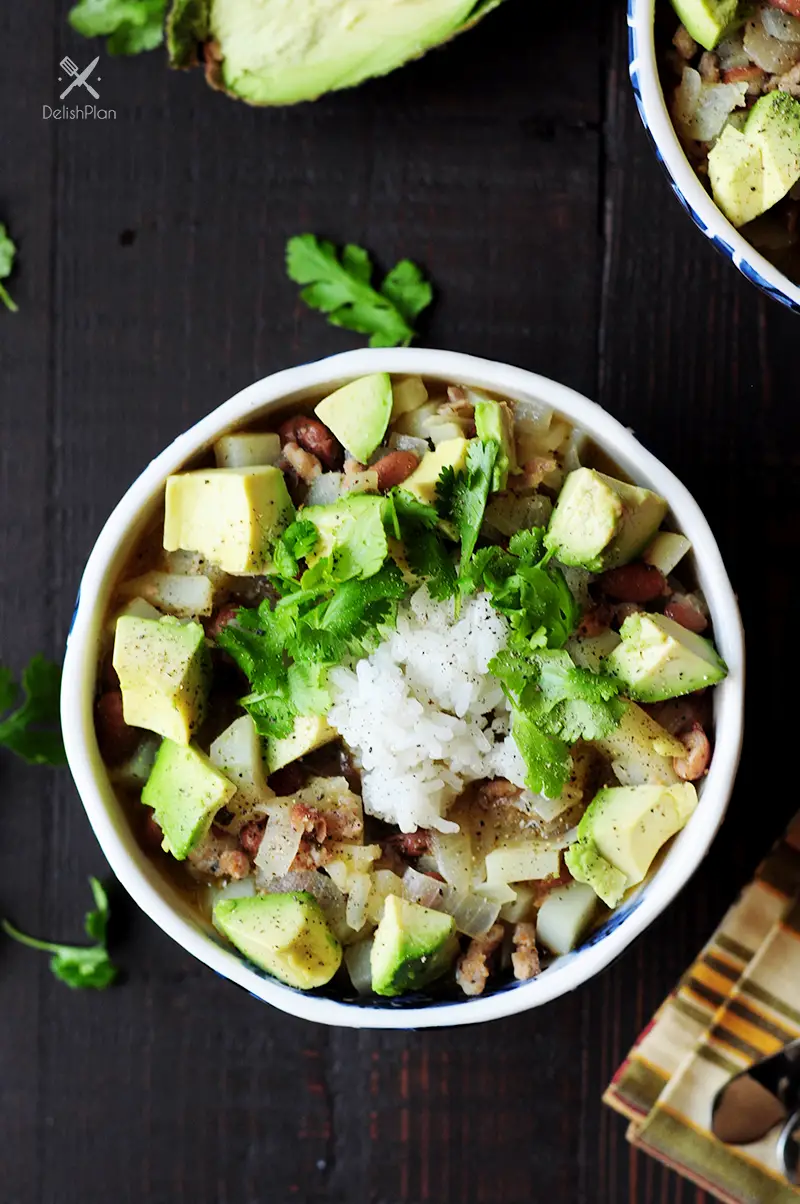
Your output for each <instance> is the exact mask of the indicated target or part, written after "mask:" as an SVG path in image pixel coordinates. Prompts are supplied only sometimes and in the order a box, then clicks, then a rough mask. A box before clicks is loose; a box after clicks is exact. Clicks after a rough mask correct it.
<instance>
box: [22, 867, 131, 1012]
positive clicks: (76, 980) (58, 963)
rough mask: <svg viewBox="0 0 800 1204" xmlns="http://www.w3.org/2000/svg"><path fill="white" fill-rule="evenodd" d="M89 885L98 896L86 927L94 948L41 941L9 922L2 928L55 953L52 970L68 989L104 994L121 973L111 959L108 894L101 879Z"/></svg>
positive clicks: (26, 941)
mask: <svg viewBox="0 0 800 1204" xmlns="http://www.w3.org/2000/svg"><path fill="white" fill-rule="evenodd" d="M89 884H90V886H91V888H92V894H93V895H94V902H95V910H93V911H90V912H87V914H86V919H85V927H86V932H87V934H88V935H89V936H90V937H91V938H92V939H93V940H94V942H95V944H94V945H88V946H87V945H59V944H57V943H56V942H53V941H40V940H38V939H37V938H36V937H32V936H27V935H26V933H24V932H20V931H19V929H18V928H15V927H14V926H13V924H10V923H9V922H8V920H3V921H2V928H3V931H4V932H5V933H6V935H7V936H10V937H11V938H12V939H13V940H15V941H19V943H20V944H21V945H27V946H28V948H30V949H41V950H43V951H44V952H45V953H52V955H53V956H52V958H51V959H50V969H51V970H52V972H53V974H54V975H55V976H56V978H59V979H60V980H61V981H62V982H65V983H66V984H67V986H69V987H93V988H94V989H95V990H97V991H102V990H103V989H104V988H105V987H108V986H110V985H111V983H112V982H113V981H114V979H115V978H116V977H117V974H118V970H117V967H116V966H115V965H114V964H113V962H112V961H111V959H110V958H109V956H108V949H107V929H108V914H109V907H108V895H107V894H106V891H105V888H104V887H103V886H102V884H101V883H100V882H99V881H98V880H97V878H90V879H89Z"/></svg>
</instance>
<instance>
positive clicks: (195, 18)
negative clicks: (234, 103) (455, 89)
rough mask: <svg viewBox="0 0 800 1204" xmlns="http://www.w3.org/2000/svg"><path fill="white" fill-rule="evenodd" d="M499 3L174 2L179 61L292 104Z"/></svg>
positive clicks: (258, 99)
mask: <svg viewBox="0 0 800 1204" xmlns="http://www.w3.org/2000/svg"><path fill="white" fill-rule="evenodd" d="M501 2H502V0H483V2H482V3H481V2H478V3H476V2H475V0H415V3H413V4H407V3H404V4H391V5H387V4H386V2H385V0H173V2H172V6H171V10H170V13H169V16H168V18H167V46H168V49H169V55H170V62H171V63H172V65H173V66H174V67H192V66H194V65H195V64H196V63H197V62H198V61H204V62H205V70H206V79H207V80H208V82H209V83H210V84H211V86H212V87H214V88H218V89H220V90H221V91H223V92H227V93H228V94H229V95H230V96H236V97H238V98H239V99H241V100H244V101H246V102H247V103H248V104H253V105H285V104H295V103H297V102H298V101H301V100H314V99H316V98H317V97H318V96H321V95H322V94H323V93H325V92H332V91H335V90H337V89H339V88H351V87H354V86H355V85H356V84H360V83H362V82H363V81H364V80H366V79H370V78H371V77H372V76H376V75H386V74H387V73H388V72H389V71H394V69H395V68H396V67H400V66H402V65H403V63H406V62H408V60H409V59H414V58H418V57H419V56H420V55H422V54H424V53H425V52H426V51H427V50H430V49H431V48H432V47H433V46H437V45H438V44H439V43H441V42H444V41H446V40H447V39H449V38H451V37H453V36H454V35H455V34H457V33H460V32H461V31H462V30H464V29H467V28H468V27H469V26H471V25H474V24H475V22H476V21H478V20H480V18H481V17H483V16H485V15H486V13H488V12H489V11H490V10H491V9H493V8H496V7H497V6H498V5H499V4H500V3H501Z"/></svg>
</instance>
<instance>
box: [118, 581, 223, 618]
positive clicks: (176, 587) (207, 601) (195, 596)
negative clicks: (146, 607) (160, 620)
mask: <svg viewBox="0 0 800 1204" xmlns="http://www.w3.org/2000/svg"><path fill="white" fill-rule="evenodd" d="M119 592H120V593H121V594H122V595H123V596H127V597H131V598H137V597H138V598H144V599H145V600H146V601H147V602H150V603H151V604H152V605H153V606H155V607H156V608H157V609H158V610H159V611H160V612H161V613H162V614H166V615H176V616H177V617H178V618H179V619H194V618H197V616H198V615H210V614H211V612H212V610H213V609H214V587H213V586H212V584H211V582H210V581H209V579H208V577H201V576H192V577H185V576H183V575H182V574H180V573H158V572H151V573H144V574H143V575H142V576H141V577H133V578H132V579H131V580H130V581H126V582H125V583H124V585H122V586H121V587H120V591H119Z"/></svg>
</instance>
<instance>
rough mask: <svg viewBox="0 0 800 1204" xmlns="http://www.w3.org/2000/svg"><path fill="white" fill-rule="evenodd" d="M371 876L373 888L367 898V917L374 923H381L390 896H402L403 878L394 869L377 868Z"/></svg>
mask: <svg viewBox="0 0 800 1204" xmlns="http://www.w3.org/2000/svg"><path fill="white" fill-rule="evenodd" d="M371 878H372V890H371V891H370V895H369V899H368V900H367V919H368V920H371V921H372V923H373V924H379V923H380V921H381V917H382V915H383V907H384V904H385V903H386V900H387V898H388V896H389V895H398V896H402V894H403V879H402V878H401V877H399V875H398V874H395V873H394V871H393V870H375V871H374V872H373V873H372V874H371Z"/></svg>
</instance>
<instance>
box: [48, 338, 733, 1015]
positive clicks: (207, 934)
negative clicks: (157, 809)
mask: <svg viewBox="0 0 800 1204" xmlns="http://www.w3.org/2000/svg"><path fill="white" fill-rule="evenodd" d="M377 371H383V372H394V373H419V374H420V375H423V376H427V377H439V378H442V379H444V380H448V381H454V382H462V383H464V384H469V385H472V386H475V387H479V388H480V387H483V388H488V389H490V390H492V391H494V392H496V393H498V394H502V395H505V396H507V397H511V398H517V399H526V400H534V401H539V402H541V403H542V404H543V406H545V407H552V408H554V409H555V410H558V411H559V412H560V413H562V414H564V415H565V416H566V417H567V418H569V419H571V420H572V422H574V423H575V424H576V425H577V426H578V427H579V428H581V429H582V430H584V431H587V432H588V433H589V434H590V435H592V436H593V437H594V439H595V441H596V442H597V443H598V444H599V445H600V446H601V447H604V448H606V449H607V450H608V451H609V452H610V454H611V455H612V457H613V459H614V460H615V461H616V462H617V463H618V464H619V465H620V467H621V468H622V469H623V470H625V471H626V472H628V473H629V474H630V475H631V477H632V478H633V479H634V480H635V481H637V482H638V483H640V484H643V485H648V486H650V487H651V488H652V489H654V490H656V491H657V492H658V493H660V494H661V495H662V496H663V497H665V498H666V499H667V500H668V501H669V504H670V507H671V510H672V515H673V517H674V519H675V521H676V523H677V526H678V528H679V529H680V530H681V531H683V532H685V534H686V535H687V536H688V537H689V538H690V539H691V541H692V544H693V545H694V552H695V557H696V563H697V572H698V577H699V581H700V584H701V586H702V588H703V590H704V592H705V595H706V598H707V600H708V604H709V606H710V609H711V614H712V617H713V622H714V634H715V638H716V641H717V644H718V646H719V649H720V652H721V653H722V655H723V657H724V658H725V660H726V662H727V664H728V667H729V671H730V672H729V676H728V677H727V678H726V680H725V681H724V682H723V683H722V684H721V685H720V686H718V687H717V688H716V690H715V693H714V697H715V723H716V747H715V751H714V757H713V760H712V764H711V770H710V772H709V774H708V777H707V778H706V779H705V781H704V782H703V784H702V787H701V801H700V805H699V806H698V808H697V810H696V812H695V814H694V815H693V816H692V819H691V821H690V822H689V824H688V826H687V828H686V829H685V830H684V831H683V832H682V833H681V834H680V836H679V837H678V838H677V840H676V841H675V842H674V844H673V845H672V847H671V848H670V850H669V852H668V854H667V856H666V857H665V859H664V861H663V863H662V864H661V866H660V868H659V869H658V871H657V873H656V874H655V875H654V876H653V877H652V879H651V880H649V881H648V882H647V883H646V884H645V886H644V887H643V888H642V889H641V890H640V892H639V894H638V895H637V896H636V897H635V898H633V899H630V900H626V902H625V903H624V905H623V906H622V907H620V908H619V909H618V910H617V911H616V912H614V913H613V914H612V915H611V916H610V917H609V919H608V920H607V921H606V923H605V924H604V925H603V927H602V928H600V929H599V930H598V931H596V932H594V933H592V934H591V936H590V938H589V939H588V941H587V943H586V944H585V945H584V946H583V947H582V948H581V949H579V950H577V951H576V952H574V953H571V954H569V955H568V956H566V957H563V958H560V959H559V960H558V961H556V962H555V963H554V964H553V965H552V966H550V967H549V968H548V969H546V970H545V971H544V973H543V974H542V975H541V976H540V977H539V978H536V979H534V980H532V981H530V982H525V983H511V984H508V985H507V986H506V987H504V988H501V989H500V990H498V991H496V992H495V993H493V994H490V995H486V996H484V997H478V998H475V999H466V998H465V999H464V1000H463V1001H458V1002H440V1001H435V1000H431V1001H430V1003H425V1004H423V1005H422V1006H420V1005H418V1004H417V1005H411V1004H403V1003H398V1002H397V1001H392V1000H377V1001H376V1000H367V1001H365V1002H363V1003H344V1002H340V1001H338V1000H336V999H332V998H325V997H322V996H320V995H313V994H311V995H310V994H303V993H302V992H300V991H294V990H292V989H290V988H289V987H285V986H283V985H282V984H281V983H279V982H276V981H275V980H274V979H271V978H269V977H268V976H266V975H264V974H262V973H261V972H259V971H258V970H256V969H255V968H254V967H253V966H252V965H250V964H249V963H247V962H246V961H245V960H244V959H243V958H242V957H241V956H240V955H239V954H238V953H237V952H236V950H234V949H233V948H231V946H229V945H227V944H225V943H224V942H223V941H222V939H221V938H220V937H218V936H217V935H216V933H215V932H214V931H213V929H212V928H211V927H210V925H207V924H205V923H204V922H203V921H202V920H201V919H200V918H199V916H198V915H197V913H196V912H194V911H193V910H192V909H191V907H190V906H189V905H188V903H187V901H186V900H185V899H184V898H183V897H182V895H181V894H180V892H179V891H178V890H176V889H175V888H174V887H173V886H171V884H170V883H169V882H168V881H167V879H166V878H165V877H164V876H162V874H161V873H160V872H159V871H158V869H157V868H156V867H155V865H154V864H153V862H152V861H151V860H150V859H149V858H148V857H147V855H146V854H145V853H144V852H143V851H142V850H141V848H140V847H139V845H138V844H137V841H136V839H135V838H134V835H133V832H132V831H131V829H130V827H129V825H128V821H127V819H126V817H125V814H124V812H123V810H122V808H121V807H120V805H119V803H118V801H117V798H116V796H115V794H114V791H113V789H112V787H111V784H110V783H109V779H108V775H107V773H106V770H105V767H104V765H103V762H102V760H101V759H100V753H99V750H98V747H97V740H96V738H95V732H94V723H93V717H92V709H93V698H94V691H95V679H96V675H97V658H98V640H99V635H100V631H101V625H102V623H103V617H104V614H105V611H106V607H107V605H108V600H109V593H110V591H111V589H112V586H113V584H114V581H115V579H116V577H117V575H118V573H119V571H120V569H121V567H122V565H123V564H124V562H125V559H126V557H127V555H128V553H129V552H130V550H131V547H132V546H133V545H134V544H135V542H136V540H137V538H138V536H139V533H140V531H141V530H142V528H143V526H144V525H145V523H146V521H147V517H148V515H149V514H150V513H152V511H153V509H154V508H155V507H157V506H158V504H159V502H160V501H161V498H162V496H163V490H164V482H165V481H166V478H167V477H168V476H169V474H170V473H173V472H176V471H177V470H179V469H180V468H181V467H182V466H183V465H184V464H185V463H186V461H187V460H189V459H190V458H191V457H193V456H194V455H196V453H197V452H199V451H201V450H203V449H206V448H208V447H209V446H210V444H211V443H213V441H214V440H215V439H216V438H217V437H218V436H219V435H220V434H221V433H222V432H223V431H225V430H227V429H228V428H230V427H233V426H236V425H237V424H240V423H244V422H251V421H253V420H254V419H256V418H263V417H264V416H265V415H267V414H268V413H269V411H270V410H271V409H272V408H273V407H278V406H281V405H282V404H285V403H286V402H287V401H290V400H300V399H302V398H304V397H305V396H307V395H317V396H319V394H320V392H321V391H322V390H326V389H334V388H336V387H337V386H338V385H339V384H341V383H343V382H344V381H346V380H348V379H352V378H353V377H356V376H360V375H363V374H365V373H369V372H377ZM743 685H744V647H743V635H742V627H741V620H740V617H739V611H738V608H737V605H736V599H735V597H734V594H733V591H732V589H731V586H730V582H729V581H728V578H727V575H726V573H725V568H724V566H723V563H722V559H721V557H720V554H719V550H718V548H717V545H716V543H715V542H714V538H713V536H712V534H711V531H710V530H709V527H708V524H707V523H706V520H705V519H704V517H703V515H702V513H701V512H700V509H699V508H698V506H697V503H696V502H695V501H694V500H693V499H692V498H691V496H690V495H689V493H688V492H687V491H686V489H685V488H684V486H683V485H681V483H680V482H679V481H678V480H677V479H676V478H675V477H674V476H673V475H672V473H671V472H669V470H668V469H666V468H665V467H664V465H663V464H661V463H659V461H658V460H656V459H655V458H654V457H653V456H652V455H651V454H650V453H649V452H648V451H646V450H645V448H644V447H642V445H641V444H640V443H638V442H637V440H636V439H635V438H634V437H633V435H632V434H631V433H630V431H628V430H626V429H625V427H623V426H621V425H620V423H619V422H617V421H616V419H614V418H612V417H611V416H610V415H609V414H607V413H606V412H605V411H604V410H601V409H600V407H599V406H597V405H595V404H594V403H593V402H591V401H587V400H586V398H584V397H581V396H579V394H577V393H573V392H572V390H570V389H567V388H565V387H564V386H563V385H558V384H555V383H553V381H550V380H545V379H544V378H543V377H541V376H535V375H534V374H533V373H531V372H524V371H522V370H520V369H519V368H512V367H509V366H508V365H506V364H496V363H492V362H491V361H489V360H481V359H474V358H472V357H471V356H467V355H458V354H455V353H453V352H448V351H432V350H426V349H417V348H411V349H408V348H405V349H400V350H385V351H384V350H374V351H372V350H363V351H352V352H347V353H346V354H344V355H338V356H334V357H332V358H330V359H326V360H321V361H319V362H317V363H313V364H304V365H302V366H301V367H299V368H290V369H288V370H287V371H285V372H278V373H276V374H275V375H274V376H269V377H266V378H265V379H264V380H261V381H258V382H257V383H256V384H254V385H250V386H249V388H247V389H244V390H242V392H241V393H237V394H236V396H235V397H232V398H231V400H230V401H226V402H225V404H224V405H222V406H220V407H219V409H217V410H215V411H214V412H213V413H212V414H209V415H208V417H206V418H204V419H202V421H200V422H198V423H197V425H196V426H194V427H192V429H191V430H189V431H187V432H186V434H184V435H181V436H180V438H178V439H176V440H175V442H174V443H172V444H171V445H170V446H169V447H168V448H167V449H166V450H165V451H163V452H162V453H161V455H160V456H158V457H157V458H156V459H155V460H154V461H153V462H152V463H151V464H150V465H149V467H148V468H146V469H145V471H144V472H143V473H142V475H141V476H140V477H139V478H138V480H137V481H135V482H134V484H133V485H132V486H131V488H130V489H129V490H128V492H127V493H126V494H125V496H124V497H123V499H122V501H121V502H120V503H119V505H118V506H117V508H116V509H115V510H114V512H113V514H112V515H111V517H110V518H109V520H108V522H107V523H106V525H105V527H104V528H103V531H102V532H101V534H100V538H99V539H98V541H97V543H96V545H95V547H94V550H93V552H92V554H91V556H90V557H89V562H88V564H87V565H86V569H85V571H84V574H83V579H82V581H81V587H80V593H79V596H78V602H77V605H76V609H75V615H74V619H73V626H72V630H71V633H70V636H69V640H68V644H67V653H66V659H65V662H64V676H63V687H62V694H61V721H62V724H63V730H64V740H65V743H66V749H67V756H68V759H69V764H70V768H71V770H72V774H73V777H74V779H75V783H76V785H77V787H78V791H79V792H80V795H81V798H82V799H83V803H84V806H85V808H86V812H87V814H88V816H89V820H90V822H91V824H92V827H93V828H94V831H95V834H96V836H97V839H98V840H99V841H100V844H101V846H102V849H103V852H104V853H105V855H106V857H107V859H108V862H109V864H110V866H111V868H112V870H113V871H114V873H115V874H116V876H117V878H118V879H119V880H120V882H121V883H122V885H123V886H124V887H125V888H126V890H127V891H128V892H129V893H130V894H131V895H132V896H133V898H134V899H135V900H136V902H137V903H138V904H139V906H140V907H141V908H142V909H143V910H144V911H145V912H146V913H147V914H148V915H149V916H150V918H151V919H152V920H154V921H155V922H156V924H158V925H159V927H161V928H163V930H164V931H165V932H167V933H169V935H170V936H171V937H173V938H174V939H175V940H176V941H177V942H178V944H180V945H182V946H183V948H184V949H186V950H188V952H189V953H192V954H193V955H194V956H195V957H197V958H199V959H200V961H202V962H205V963H206V965H208V966H211V968H212V969H214V970H216V971H217V972H218V973H219V974H222V975H224V976H225V977H226V978H229V979H231V980H232V981H233V982H236V983H238V984H239V985H240V986H242V987H245V988H246V989H247V990H248V991H250V993H251V994H253V995H255V996H256V997H257V998H259V999H264V1000H266V1001H267V1002H268V1003H271V1004H274V1006H275V1007H277V1008H280V1009H281V1010H282V1011H285V1012H290V1013H292V1014H293V1015H296V1016H302V1017H305V1018H307V1019H309V1020H318V1021H322V1022H323V1023H327V1024H340V1025H348V1026H351V1027H354V1028H426V1027H433V1026H437V1025H454V1024H474V1023H477V1022H479V1021H483V1020H492V1019H495V1018H497V1017H499V1016H508V1015H511V1014H512V1013H514V1012H520V1011H524V1010H525V1009H527V1008H531V1007H536V1006H538V1005H539V1004H542V1003H546V1002H547V1001H548V1000H550V999H555V998H557V997H558V996H559V995H563V994H564V993H565V992H567V991H571V990H573V989H574V988H575V987H577V986H579V985H580V984H581V983H582V982H585V981H586V980H587V979H588V978H591V977H592V975H594V974H596V973H597V972H598V971H599V970H602V969H603V967H604V966H607V965H608V964H609V962H611V961H613V960H614V958H615V957H617V956H618V955H619V954H620V953H621V952H622V950H623V949H624V948H625V947H626V946H627V945H629V944H630V942H631V941H632V940H633V939H634V938H635V937H636V936H638V935H639V933H641V932H643V931H644V929H645V928H646V927H647V925H648V924H650V923H651V922H652V921H653V920H654V919H655V917H656V916H657V915H658V914H659V913H660V912H661V911H663V909H664V908H665V907H666V906H667V904H668V903H669V902H670V901H671V900H672V899H673V898H674V897H675V895H676V894H677V892H678V891H679V890H680V888H681V887H682V886H683V885H684V883H685V882H686V880H687V879H688V878H689V876H690V875H691V874H692V873H693V872H694V870H695V869H696V868H697V866H698V865H699V863H700V861H701V860H702V859H703V857H704V855H705V853H706V850H707V849H708V846H709V844H710V843H711V841H712V839H713V837H714V834H715V833H716V831H717V828H718V827H719V824H720V822H721V820H722V817H723V815H724V812H725V808H726V806H727V803H728V799H729V796H730V793H731V789H732V787H733V782H734V777H735V774H736V767H737V763H738V759H739V749H740V744H741V738H742V716H743Z"/></svg>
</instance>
